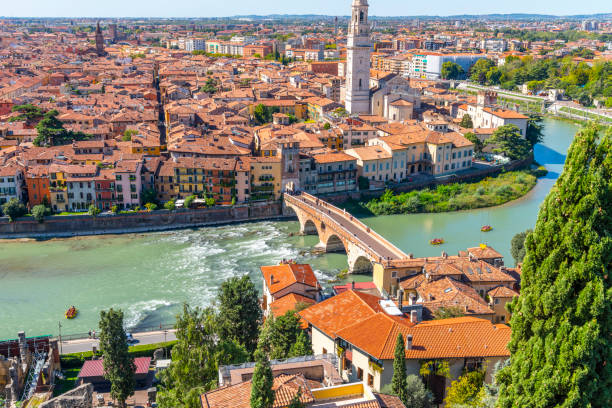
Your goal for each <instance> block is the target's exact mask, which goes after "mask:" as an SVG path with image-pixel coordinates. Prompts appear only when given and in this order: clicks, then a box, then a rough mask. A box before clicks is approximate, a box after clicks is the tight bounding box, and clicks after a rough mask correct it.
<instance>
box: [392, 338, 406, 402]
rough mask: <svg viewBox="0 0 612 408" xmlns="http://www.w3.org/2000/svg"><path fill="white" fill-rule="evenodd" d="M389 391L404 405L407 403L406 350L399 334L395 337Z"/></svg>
mask: <svg viewBox="0 0 612 408" xmlns="http://www.w3.org/2000/svg"><path fill="white" fill-rule="evenodd" d="M391 389H392V390H393V394H394V395H395V396H397V397H398V398H399V399H400V400H402V402H403V403H404V404H407V403H408V395H407V394H406V391H407V390H406V349H405V343H404V336H402V334H401V333H399V334H398V335H397V340H396V342H395V354H394V358H393V377H392V378H391Z"/></svg>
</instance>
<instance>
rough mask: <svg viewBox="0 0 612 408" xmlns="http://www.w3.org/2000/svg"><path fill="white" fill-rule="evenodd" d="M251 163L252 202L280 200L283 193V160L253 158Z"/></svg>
mask: <svg viewBox="0 0 612 408" xmlns="http://www.w3.org/2000/svg"><path fill="white" fill-rule="evenodd" d="M274 152H275V153H276V151H274ZM250 161H251V200H252V201H257V200H280V198H281V192H282V189H281V177H282V173H281V171H282V166H281V158H280V157H279V156H272V157H270V156H269V157H253V158H251V160H250Z"/></svg>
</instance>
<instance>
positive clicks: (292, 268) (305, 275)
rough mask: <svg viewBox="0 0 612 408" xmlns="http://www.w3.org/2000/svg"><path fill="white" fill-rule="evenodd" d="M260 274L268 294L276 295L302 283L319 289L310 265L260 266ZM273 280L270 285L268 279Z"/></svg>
mask: <svg viewBox="0 0 612 408" xmlns="http://www.w3.org/2000/svg"><path fill="white" fill-rule="evenodd" d="M260 269H261V273H262V275H263V277H264V281H265V283H266V286H267V287H268V290H269V291H270V293H272V294H274V293H277V292H279V291H281V290H283V289H285V288H287V287H289V286H291V285H293V284H294V283H302V284H304V285H307V286H311V287H313V288H317V289H318V288H320V287H321V286H320V285H319V281H318V280H317V277H316V276H315V274H314V272H313V271H312V268H311V267H310V265H299V264H281V265H277V266H262V267H261V268H260ZM271 278H274V280H273V281H272V283H270V279H271Z"/></svg>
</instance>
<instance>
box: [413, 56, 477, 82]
mask: <svg viewBox="0 0 612 408" xmlns="http://www.w3.org/2000/svg"><path fill="white" fill-rule="evenodd" d="M482 58H485V56H484V55H482V54H440V53H435V52H431V53H422V54H415V55H414V56H413V57H412V60H411V61H410V65H409V69H410V76H412V77H416V78H426V79H440V76H441V74H442V65H443V64H444V63H445V62H447V61H450V62H454V63H455V64H457V65H460V66H461V68H463V70H464V71H465V72H468V70H469V69H470V67H471V66H472V65H474V64H475V63H476V61H478V60H479V59H482Z"/></svg>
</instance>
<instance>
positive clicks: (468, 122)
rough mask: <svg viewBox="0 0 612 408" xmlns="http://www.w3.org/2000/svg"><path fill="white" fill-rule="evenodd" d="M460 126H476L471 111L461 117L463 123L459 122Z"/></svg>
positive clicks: (467, 127)
mask: <svg viewBox="0 0 612 408" xmlns="http://www.w3.org/2000/svg"><path fill="white" fill-rule="evenodd" d="M459 126H461V127H462V128H464V129H472V128H473V127H474V122H472V117H471V116H470V114H469V113H466V114H465V115H463V118H461V123H460V124H459Z"/></svg>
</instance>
